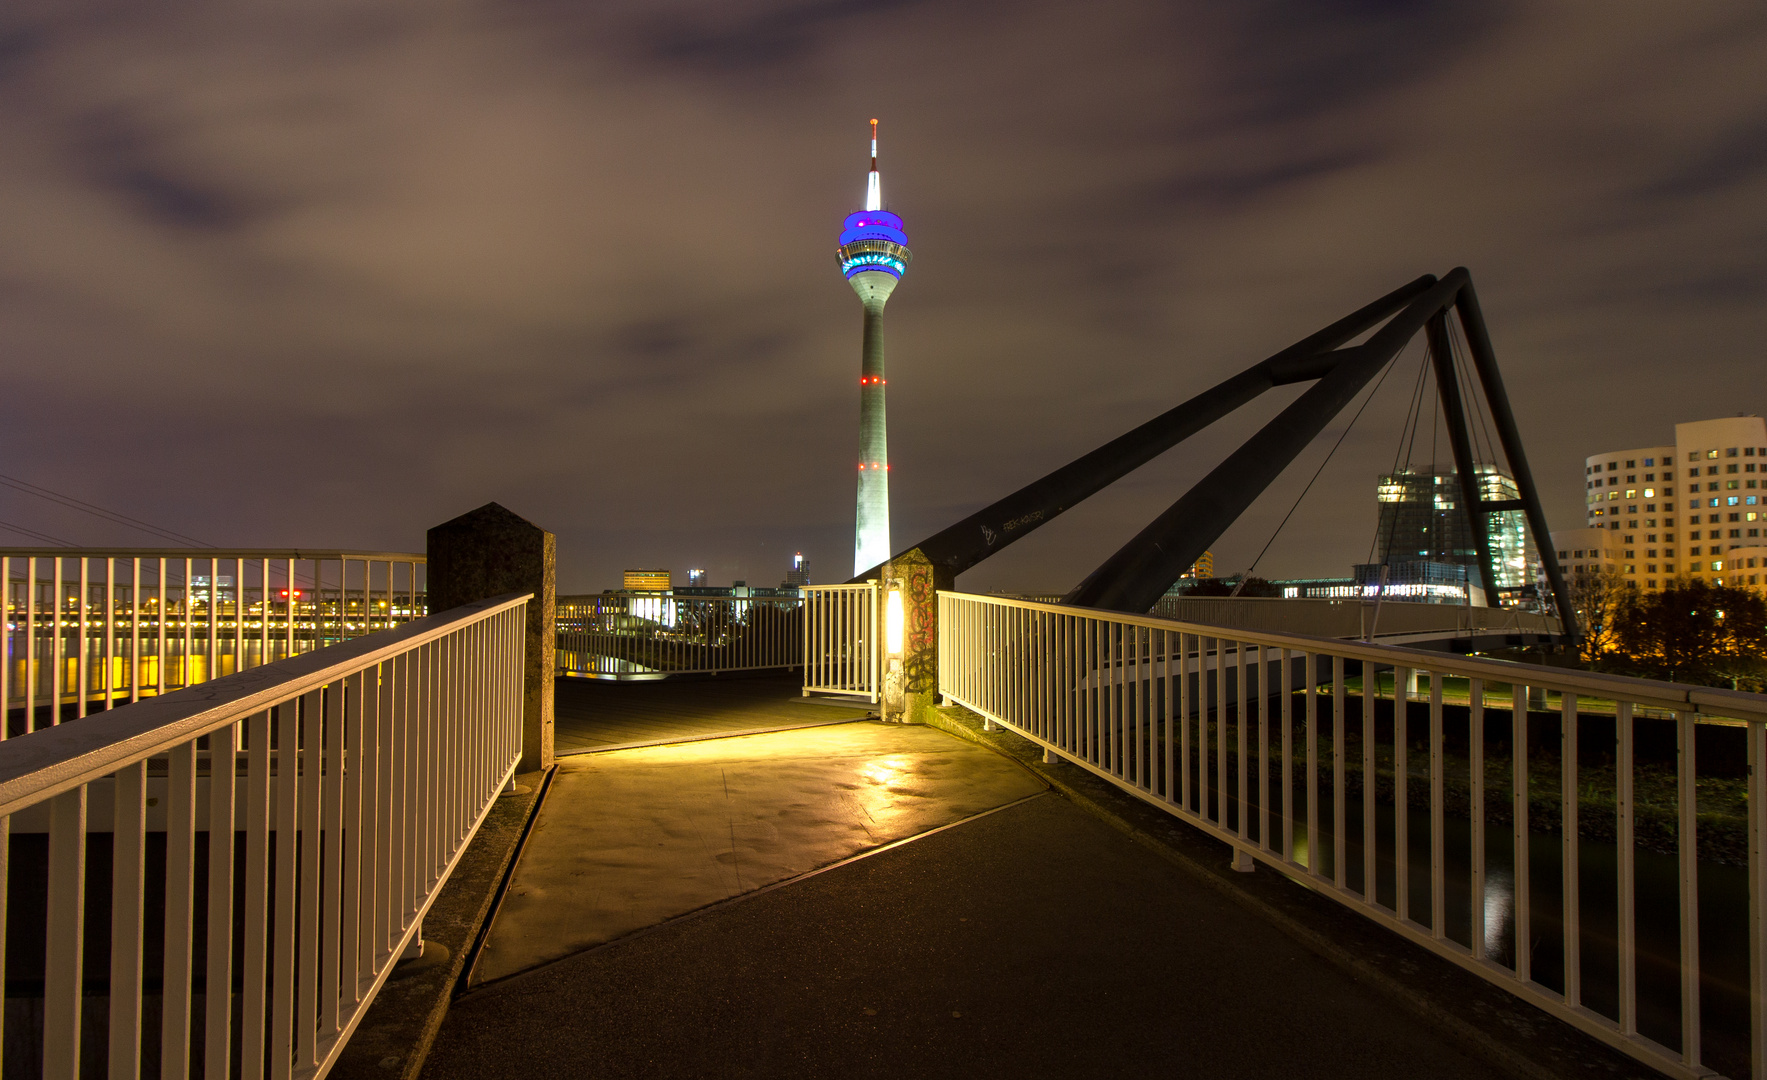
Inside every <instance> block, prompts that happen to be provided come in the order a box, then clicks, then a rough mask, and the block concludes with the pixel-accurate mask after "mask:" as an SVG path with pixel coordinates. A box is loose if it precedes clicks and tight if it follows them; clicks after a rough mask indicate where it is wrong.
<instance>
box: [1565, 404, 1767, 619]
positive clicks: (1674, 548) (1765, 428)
mask: <svg viewBox="0 0 1767 1080" xmlns="http://www.w3.org/2000/svg"><path fill="white" fill-rule="evenodd" d="M1583 489H1584V491H1583V495H1584V499H1583V502H1584V506H1583V525H1584V529H1581V530H1566V531H1565V532H1564V533H1563V534H1562V539H1555V540H1554V544H1555V545H1556V546H1557V547H1558V548H1559V549H1561V550H1570V551H1573V552H1574V551H1577V550H1579V549H1581V550H1584V551H1591V550H1596V549H1597V548H1598V545H1597V544H1596V542H1595V541H1594V540H1593V539H1590V538H1589V535H1590V534H1588V533H1586V532H1585V530H1597V529H1600V530H1606V531H1607V532H1609V533H1618V534H1619V536H1618V538H1617V542H1615V541H1614V539H1612V538H1610V539H1608V540H1606V541H1604V542H1602V543H1601V544H1600V545H1599V549H1600V550H1604V551H1607V550H1611V551H1614V552H1617V553H1618V555H1617V557H1613V558H1611V559H1609V560H1607V561H1611V562H1613V563H1614V565H1616V566H1618V568H1619V570H1620V573H1621V574H1622V576H1624V577H1625V579H1626V580H1627V581H1630V582H1632V583H1633V584H1635V585H1636V586H1637V587H1638V588H1640V589H1643V590H1645V591H1647V592H1648V591H1651V590H1653V589H1658V588H1662V587H1664V586H1667V585H1668V584H1669V583H1670V582H1672V581H1674V580H1675V579H1676V578H1677V577H1690V578H1701V579H1704V580H1707V581H1713V582H1723V583H1727V584H1735V585H1744V586H1747V585H1755V586H1756V587H1757V588H1760V587H1763V586H1767V580H1762V581H1759V582H1751V581H1749V580H1748V579H1749V577H1750V576H1752V575H1750V574H1749V572H1748V571H1749V570H1751V569H1754V567H1751V566H1749V565H1748V564H1749V561H1750V560H1751V559H1755V560H1763V559H1767V552H1764V553H1761V554H1756V553H1755V552H1754V551H1753V550H1751V549H1755V548H1760V547H1763V546H1767V545H1764V544H1763V540H1764V539H1767V538H1764V537H1762V535H1761V533H1762V529H1763V528H1764V527H1767V422H1764V421H1763V420H1762V419H1761V417H1759V416H1731V417H1724V418H1722V419H1717V420H1695V421H1692V422H1689V423H1685V424H1676V425H1675V444H1674V445H1673V446H1667V445H1661V446H1645V447H1639V448H1637V449H1633V450H1613V451H1609V452H1608V453H1605V454H1593V455H1591V456H1589V457H1586V458H1584V459H1583ZM1573 534H1574V535H1573ZM1553 536H1554V537H1555V538H1558V537H1560V536H1561V534H1560V533H1554V534H1553ZM1573 559H1575V556H1573ZM1733 562H1734V563H1737V564H1738V565H1735V566H1732V565H1730V564H1731V563H1733ZM1763 567H1764V568H1767V563H1764V564H1763ZM1756 573H1757V575H1758V574H1759V573H1760V571H1759V570H1757V571H1756Z"/></svg>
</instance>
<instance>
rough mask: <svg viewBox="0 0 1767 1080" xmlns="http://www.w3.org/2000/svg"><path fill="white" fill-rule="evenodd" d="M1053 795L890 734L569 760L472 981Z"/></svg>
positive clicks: (1003, 770)
mask: <svg viewBox="0 0 1767 1080" xmlns="http://www.w3.org/2000/svg"><path fill="white" fill-rule="evenodd" d="M1042 790H1045V784H1044V783H1043V781H1042V780H1040V779H1038V778H1037V777H1036V776H1034V775H1032V774H1031V773H1030V772H1028V771H1027V770H1025V769H1024V768H1022V767H1021V766H1019V765H1018V764H1016V763H1015V762H1013V761H1011V760H1009V759H1007V758H1005V757H1002V756H1001V755H999V754H997V753H995V752H993V751H992V750H989V749H987V748H985V747H981V746H976V745H974V744H972V743H967V742H964V741H962V740H960V739H957V738H953V737H952V736H951V735H948V734H946V733H945V732H942V731H938V730H936V729H933V728H928V727H920V726H903V725H896V724H881V723H876V722H858V723H847V724H839V725H833V726H825V727H813V728H805V729H800V730H795V731H782V732H774V733H770V734H765V735H750V736H745V737H741V738H729V739H718V740H713V741H706V742H691V743H682V744H675V745H668V746H656V747H647V748H644V749H635V750H616V751H610V752H607V753H599V754H585V755H578V756H574V757H570V758H563V759H561V760H560V762H559V766H558V772H557V773H556V775H555V776H554V778H553V781H552V787H551V789H550V791H548V793H547V795H546V800H545V802H544V803H543V804H542V805H541V808H540V813H539V817H538V818H537V819H536V821H535V823H534V827H533V831H532V833H531V835H530V836H529V837H528V841H527V845H526V847H525V848H524V850H523V852H522V855H521V858H520V861H519V862H518V863H517V865H516V867H515V871H514V873H513V875H512V877H511V879H510V885H509V889H508V892H507V893H506V894H505V896H504V898H503V902H502V905H501V907H500V908H499V910H498V912H497V915H496V919H495V921H494V922H493V923H492V926H491V930H490V934H489V936H488V937H487V939H486V944H485V949H484V951H483V953H482V954H481V955H480V957H479V959H478V963H477V966H476V967H475V968H474V971H473V978H472V984H473V985H481V984H483V983H486V982H490V981H493V980H496V979H499V978H503V977H506V976H509V975H512V974H514V973H516V972H519V971H524V970H527V969H529V968H532V967H534V966H536V965H538V964H543V963H546V962H549V961H553V960H557V959H558V958H560V957H563V956H568V955H570V954H572V953H576V952H580V951H582V950H584V949H587V948H592V947H594V946H596V945H600V944H603V943H605V942H608V941H612V940H614V939H616V938H618V937H621V936H623V935H625V934H629V933H632V932H633V931H636V930H641V929H644V928H646V927H649V926H654V925H656V924H658V923H661V922H663V921H665V920H667V919H670V918H674V917H675V916H678V915H683V914H686V913H687V912H690V911H694V910H696V909H698V908H702V907H704V906H706V905H707V904H713V903H717V902H718V901H722V900H727V899H729V898H731V897H734V896H739V895H741V894H743V893H746V892H750V891H752V890H755V889H758V888H762V887H764V886H767V885H771V884H774V883H776V882H779V881H783V880H786V879H788V878H791V877H795V876H797V875H799V874H803V873H806V872H808V871H811V870H815V869H817V868H819V867H825V866H828V865H830V864H832V863H835V862H839V861H840V860H842V859H845V858H849V857H851V856H853V855H856V854H858V853H860V852H862V851H866V850H870V849H873V848H876V847H878V846H880V845H883V844H888V843H890V842H892V841H896V840H901V839H903V838H905V837H910V836H915V835H918V834H920V833H924V832H927V831H928V830H930V829H935V828H938V827H939V826H942V825H948V824H951V823H952V822H956V821H960V820H962V819H964V818H966V817H970V816H971V815H974V814H977V813H979V812H981V811H984V810H989V809H992V808H994V807H998V806H1003V805H1006V804H1007V803H1011V802H1013V801H1015V800H1018V799H1023V798H1026V797H1027V796H1031V795H1035V794H1036V793H1038V792H1040V791H1042Z"/></svg>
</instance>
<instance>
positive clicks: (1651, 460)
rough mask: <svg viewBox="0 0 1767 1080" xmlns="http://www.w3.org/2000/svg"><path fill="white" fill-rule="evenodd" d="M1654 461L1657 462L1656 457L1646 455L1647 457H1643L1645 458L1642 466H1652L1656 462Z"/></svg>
mask: <svg viewBox="0 0 1767 1080" xmlns="http://www.w3.org/2000/svg"><path fill="white" fill-rule="evenodd" d="M1656 463H1657V459H1656V458H1653V457H1647V458H1645V459H1644V467H1645V468H1647V469H1648V468H1650V467H1651V466H1652V465H1655V464H1656Z"/></svg>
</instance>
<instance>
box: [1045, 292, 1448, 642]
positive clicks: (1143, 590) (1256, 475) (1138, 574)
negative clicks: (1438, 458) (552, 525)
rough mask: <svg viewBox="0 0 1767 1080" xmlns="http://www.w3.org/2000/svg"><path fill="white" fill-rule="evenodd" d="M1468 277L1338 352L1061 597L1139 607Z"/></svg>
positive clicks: (1427, 295)
mask: <svg viewBox="0 0 1767 1080" xmlns="http://www.w3.org/2000/svg"><path fill="white" fill-rule="evenodd" d="M1468 280H1469V278H1468V275H1467V272H1466V269H1465V268H1464V267H1457V268H1456V269H1454V270H1452V271H1450V272H1449V274H1448V275H1447V276H1446V277H1444V278H1442V279H1441V280H1440V281H1438V282H1436V283H1434V284H1433V285H1430V286H1428V287H1427V288H1426V289H1425V290H1423V291H1421V292H1420V293H1419V294H1416V295H1415V296H1414V298H1413V299H1412V300H1411V301H1410V303H1409V304H1407V305H1406V306H1405V308H1404V309H1403V310H1402V311H1400V312H1399V313H1398V314H1397V315H1394V316H1393V317H1392V319H1391V320H1390V321H1389V322H1388V323H1387V324H1386V325H1385V326H1383V327H1381V328H1380V329H1379V330H1377V331H1376V332H1375V333H1374V336H1372V337H1371V338H1369V339H1368V341H1367V342H1366V343H1365V344H1363V345H1360V346H1357V347H1356V348H1354V349H1344V350H1341V351H1340V354H1339V356H1340V358H1339V360H1338V362H1337V363H1336V364H1335V365H1334V366H1333V368H1332V369H1331V371H1330V372H1328V373H1327V374H1326V375H1325V376H1324V377H1323V378H1321V379H1320V380H1319V382H1318V383H1316V384H1315V385H1314V386H1313V387H1312V388H1311V389H1309V390H1308V391H1307V392H1306V393H1304V394H1302V395H1301V396H1300V397H1299V398H1297V399H1295V401H1294V402H1293V403H1291V404H1290V405H1289V406H1288V408H1286V409H1284V410H1283V411H1282V412H1281V413H1280V414H1278V415H1277V417H1276V418H1275V419H1274V420H1272V421H1270V422H1269V423H1268V424H1266V425H1264V427H1263V429H1262V430H1260V431H1259V432H1258V433H1257V434H1256V435H1254V436H1252V438H1251V439H1250V440H1248V441H1247V442H1246V443H1245V445H1243V446H1241V447H1240V448H1239V449H1238V450H1236V451H1234V452H1233V453H1232V454H1231V455H1229V456H1228V458H1227V460H1225V461H1223V462H1222V463H1221V464H1220V465H1218V466H1216V467H1215V470H1214V471H1213V472H1211V473H1209V475H1208V476H1205V477H1204V478H1203V479H1202V480H1201V481H1199V482H1198V483H1197V484H1196V486H1195V487H1193V488H1191V489H1190V490H1189V491H1187V492H1185V494H1184V495H1183V496H1182V497H1181V498H1179V499H1178V501H1177V502H1175V503H1173V504H1172V505H1171V506H1170V507H1169V508H1167V510H1166V512H1165V513H1163V514H1161V515H1160V516H1159V517H1157V518H1155V519H1154V520H1153V522H1152V523H1150V524H1149V525H1148V526H1147V528H1145V529H1143V530H1141V532H1140V533H1138V534H1136V536H1135V538H1134V539H1133V540H1130V541H1129V542H1128V543H1127V544H1125V545H1124V546H1123V547H1122V548H1121V549H1120V550H1118V551H1117V553H1116V554H1114V555H1112V556H1111V557H1110V558H1109V559H1107V560H1105V562H1104V564H1103V565H1102V566H1100V567H1099V568H1098V569H1096V570H1094V571H1093V572H1092V573H1091V574H1089V575H1087V577H1086V580H1084V581H1082V582H1081V583H1080V584H1079V585H1077V586H1075V587H1074V589H1073V590H1072V591H1070V592H1069V593H1068V594H1067V595H1066V596H1065V597H1063V598H1062V602H1063V603H1068V604H1077V605H1079V606H1082V607H1090V608H1100V609H1103V610H1106V611H1127V612H1136V613H1139V612H1144V611H1147V610H1148V609H1149V608H1151V607H1153V605H1154V602H1155V601H1157V600H1158V599H1159V598H1160V596H1161V594H1163V593H1164V592H1165V591H1166V589H1167V588H1169V587H1170V586H1171V584H1172V582H1174V581H1176V580H1177V579H1178V576H1179V575H1180V574H1182V573H1183V572H1184V571H1185V570H1186V569H1187V568H1189V566H1190V565H1191V564H1192V563H1194V562H1196V560H1197V557H1198V556H1200V555H1201V554H1202V553H1203V552H1204V551H1206V550H1207V549H1208V547H1209V545H1210V544H1212V543H1214V542H1215V540H1216V539H1217V538H1218V537H1219V536H1220V535H1221V534H1222V533H1223V532H1225V531H1226V530H1227V527H1228V526H1229V525H1231V524H1233V522H1234V521H1235V520H1236V519H1237V518H1238V517H1239V516H1240V515H1241V514H1242V513H1244V512H1245V510H1246V508H1247V507H1249V506H1250V505H1251V504H1252V503H1253V502H1254V501H1255V500H1256V499H1257V498H1258V496H1259V495H1262V494H1263V493H1264V489H1265V488H1267V487H1269V485H1270V483H1271V481H1273V480H1275V479H1276V477H1277V476H1279V475H1281V473H1282V471H1283V470H1284V469H1286V468H1287V467H1288V466H1289V463H1290V462H1292V461H1293V460H1294V459H1295V458H1296V457H1297V456H1298V455H1299V454H1300V453H1301V451H1302V450H1304V449H1306V447H1307V445H1308V444H1309V443H1311V442H1312V441H1313V440H1314V438H1316V437H1317V436H1318V435H1319V432H1320V431H1322V430H1324V428H1325V425H1326V424H1328V423H1330V422H1331V419H1332V417H1334V416H1336V415H1337V414H1338V413H1339V412H1340V411H1342V409H1343V408H1344V406H1345V405H1348V404H1349V403H1350V402H1351V401H1352V400H1353V399H1354V398H1355V397H1356V395H1357V394H1358V393H1359V392H1360V391H1361V390H1362V388H1363V387H1364V386H1366V385H1367V384H1368V381H1369V380H1370V379H1372V378H1373V377H1374V376H1375V375H1376V374H1377V373H1378V372H1379V371H1380V369H1381V368H1383V367H1385V366H1386V365H1387V363H1388V362H1389V361H1391V360H1392V359H1393V357H1395V356H1397V355H1398V354H1399V351H1400V350H1401V349H1403V348H1404V347H1405V344H1406V343H1407V342H1409V341H1410V340H1411V339H1412V338H1413V337H1415V336H1416V335H1417V332H1418V331H1419V330H1421V329H1423V327H1424V325H1425V323H1426V322H1427V321H1428V320H1429V318H1430V316H1431V315H1433V314H1435V313H1436V312H1438V311H1441V310H1442V309H1443V308H1445V307H1446V306H1448V305H1449V304H1451V303H1453V302H1454V298H1455V296H1456V295H1457V294H1458V293H1459V292H1460V290H1461V288H1462V287H1463V286H1464V285H1466V283H1467V281H1468Z"/></svg>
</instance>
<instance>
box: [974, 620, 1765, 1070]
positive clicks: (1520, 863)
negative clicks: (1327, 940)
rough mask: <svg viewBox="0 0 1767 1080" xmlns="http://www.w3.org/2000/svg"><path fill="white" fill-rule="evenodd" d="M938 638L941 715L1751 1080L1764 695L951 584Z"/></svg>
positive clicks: (1758, 992) (1594, 1026)
mask: <svg viewBox="0 0 1767 1080" xmlns="http://www.w3.org/2000/svg"><path fill="white" fill-rule="evenodd" d="M939 625H940V641H939V672H940V687H939V688H940V690H941V692H942V693H943V694H945V695H946V696H947V697H948V698H949V699H950V700H951V701H954V702H956V703H959V704H961V705H964V706H965V707H967V708H969V709H971V710H973V711H975V712H977V713H979V714H980V715H982V716H983V717H985V718H986V719H988V720H990V721H992V722H994V723H998V724H1001V725H1004V726H1006V727H1008V728H1011V729H1012V730H1014V731H1016V732H1018V733H1019V734H1021V735H1024V736H1025V737H1027V738H1030V739H1032V740H1034V741H1036V742H1038V743H1040V744H1042V745H1043V747H1044V748H1045V752H1046V753H1050V754H1054V755H1057V756H1059V757H1060V758H1062V759H1065V760H1067V761H1070V762H1072V763H1074V764H1076V765H1079V766H1080V767H1082V768H1085V769H1087V770H1089V771H1091V772H1093V773H1096V774H1098V775H1100V776H1103V777H1105V778H1107V779H1109V780H1111V781H1112V782H1113V783H1115V784H1116V785H1118V786H1119V787H1121V788H1123V789H1125V790H1127V791H1130V792H1133V793H1134V794H1136V795H1138V796H1139V797H1141V798H1142V799H1144V800H1146V801H1148V802H1150V803H1152V804H1154V805H1156V806H1159V807H1161V808H1163V809H1165V810H1167V811H1168V812H1170V813H1171V814H1173V815H1175V816H1177V817H1178V818H1180V819H1182V820H1184V821H1186V822H1189V823H1190V824H1192V825H1195V826H1197V827H1198V828H1201V829H1203V830H1205V831H1206V832H1208V833H1210V834H1212V835H1214V836H1216V837H1218V838H1220V839H1221V840H1224V841H1226V842H1227V843H1228V844H1230V845H1231V846H1232V848H1233V850H1234V852H1235V862H1236V867H1237V868H1240V869H1250V868H1251V867H1252V865H1253V863H1254V861H1256V862H1263V863H1265V864H1267V865H1269V866H1272V867H1275V868H1277V869H1279V870H1280V871H1282V872H1283V873H1284V874H1286V875H1288V876H1289V877H1291V878H1293V879H1295V880H1296V881H1299V882H1301V883H1303V884H1305V885H1306V886H1308V887H1309V888H1312V889H1314V890H1315V891H1317V892H1319V893H1320V894H1322V895H1325V896H1329V897H1332V898H1334V899H1336V900H1338V901H1339V902H1341V903H1343V904H1344V905H1346V906H1348V907H1350V908H1352V909H1354V910H1357V911H1360V912H1362V913H1363V914H1364V915H1366V916H1368V917H1369V918H1371V919H1373V920H1375V921H1376V922H1378V923H1380V924H1382V925H1384V926H1386V927H1387V928H1389V929H1391V930H1393V931H1394V932H1396V933H1398V934H1400V935H1402V936H1404V937H1406V938H1408V939H1409V940H1411V941H1413V942H1416V943H1417V944H1419V945H1422V946H1423V947H1425V948H1427V949H1430V950H1431V951H1433V952H1435V953H1437V954H1439V955H1441V956H1444V957H1447V958H1449V959H1450V960H1452V961H1453V962H1455V963H1456V964H1458V965H1460V966H1461V967H1463V968H1465V969H1466V970H1469V971H1472V972H1474V973H1476V974H1478V975H1480V976H1481V977H1483V978H1485V979H1487V980H1489V981H1491V982H1493V983H1495V984H1497V985H1500V986H1502V987H1505V988H1506V989H1508V990H1509V991H1510V992H1512V993H1514V994H1515V995H1517V996H1518V997H1521V998H1523V999H1525V1000H1527V1001H1530V1002H1532V1003H1533V1004H1535V1005H1538V1006H1540V1007H1541V1008H1543V1009H1545V1010H1546V1011H1547V1012H1549V1013H1551V1014H1552V1015H1554V1016H1556V1017H1558V1018H1559V1019H1561V1020H1564V1021H1566V1022H1568V1023H1571V1024H1573V1025H1575V1026H1576V1027H1578V1028H1580V1029H1582V1030H1583V1031H1586V1032H1588V1033H1590V1034H1592V1035H1595V1036H1596V1037H1598V1038H1600V1039H1602V1040H1604V1041H1606V1042H1608V1043H1610V1044H1613V1045H1615V1046H1618V1047H1620V1048H1622V1049H1624V1050H1626V1051H1627V1052H1629V1053H1631V1054H1632V1055H1634V1056H1635V1057H1637V1058H1639V1059H1641V1060H1643V1061H1645V1062H1648V1063H1649V1064H1650V1065H1652V1066H1654V1067H1656V1068H1658V1069H1660V1070H1662V1071H1664V1072H1666V1073H1668V1074H1669V1075H1671V1076H1678V1077H1696V1076H1710V1075H1715V1072H1714V1066H1715V1065H1716V1066H1719V1067H1722V1068H1725V1069H1728V1070H1730V1072H1731V1073H1732V1075H1741V1074H1742V1072H1743V1071H1744V1069H1750V1070H1751V1074H1752V1075H1754V1076H1757V1077H1759V1076H1767V930H1764V927H1763V918H1764V917H1767V865H1764V856H1763V849H1762V845H1763V840H1764V839H1767V806H1764V805H1763V804H1764V803H1767V786H1764V785H1767V695H1759V694H1746V693H1738V692H1735V691H1729V690H1722V689H1712V688H1707V687H1691V686H1681V685H1676V684H1670V683H1660V682H1653V681H1648V680H1643V679H1631V678H1621V677H1617V676H1605V675H1598V674H1592V673H1588V672H1582V671H1573V670H1563V669H1556V668H1548V667H1535V666H1531V665H1521V664H1512V663H1506V662H1502V661H1495V660H1488V659H1480V658H1476V657H1463V656H1457V655H1445V654H1437V653H1428V652H1421V651H1415V650H1407V649H1396V648H1392V647H1390V646H1382V645H1367V644H1361V643H1355V642H1347V641H1342V640H1332V639H1324V638H1311V637H1303V636H1300V635H1292V634H1278V633H1271V632H1263V631H1257V632H1253V631H1239V630H1231V629H1226V628H1222V627H1216V626H1208V625H1203V624H1194V623H1179V622H1173V621H1168V620H1164V619H1159V618H1154V617H1148V616H1133V615H1123V614H1119V613H1114V612H1105V611H1096V610H1090V609H1085V608H1077V607H1071V606H1059V605H1054V604H1043V603H1035V602H1026V601H1020V600H1011V599H1003V598H1000V597H986V596H972V595H966V594H960V593H941V594H940V595H939ZM1702 911H1704V912H1706V913H1708V915H1715V916H1716V917H1714V918H1712V920H1711V922H1710V924H1709V925H1705V926H1702V921H1701V913H1702Z"/></svg>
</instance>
